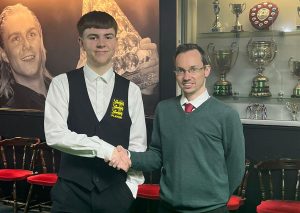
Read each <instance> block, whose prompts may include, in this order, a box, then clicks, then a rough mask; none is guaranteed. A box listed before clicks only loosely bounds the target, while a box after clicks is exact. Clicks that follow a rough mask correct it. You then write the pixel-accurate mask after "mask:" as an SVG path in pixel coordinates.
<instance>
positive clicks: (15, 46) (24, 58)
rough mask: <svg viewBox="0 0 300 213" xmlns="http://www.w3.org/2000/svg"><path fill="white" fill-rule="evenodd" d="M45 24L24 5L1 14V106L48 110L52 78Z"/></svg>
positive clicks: (9, 8)
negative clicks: (48, 96)
mask: <svg viewBox="0 0 300 213" xmlns="http://www.w3.org/2000/svg"><path fill="white" fill-rule="evenodd" d="M45 64H46V50H45V47H44V43H43V34H42V28H41V25H40V23H39V21H38V19H37V17H36V16H35V15H34V14H33V12H32V11H31V10H29V9H28V8H27V7H25V6H23V5H22V4H15V5H12V6H7V7H5V8H4V9H3V11H2V13H1V14H0V107H10V108H17V109H38V110H44V107H45V99H46V94H47V90H48V87H49V84H50V81H51V78H52V77H51V76H50V74H49V72H48V70H47V69H46V65H45Z"/></svg>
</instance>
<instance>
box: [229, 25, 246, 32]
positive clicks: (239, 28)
mask: <svg viewBox="0 0 300 213" xmlns="http://www.w3.org/2000/svg"><path fill="white" fill-rule="evenodd" d="M231 32H233V33H238V32H244V30H243V25H237V26H232V30H231Z"/></svg>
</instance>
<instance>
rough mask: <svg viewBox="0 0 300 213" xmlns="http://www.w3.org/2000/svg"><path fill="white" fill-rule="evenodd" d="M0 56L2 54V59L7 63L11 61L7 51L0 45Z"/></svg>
mask: <svg viewBox="0 0 300 213" xmlns="http://www.w3.org/2000/svg"><path fill="white" fill-rule="evenodd" d="M0 56H1V59H2V60H3V61H5V62H6V63H9V60H8V57H7V54H6V52H5V51H4V49H3V48H1V47H0Z"/></svg>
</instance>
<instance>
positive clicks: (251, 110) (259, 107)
mask: <svg viewBox="0 0 300 213" xmlns="http://www.w3.org/2000/svg"><path fill="white" fill-rule="evenodd" d="M246 116H247V118H248V119H254V120H266V119H267V107H266V106H265V105H264V104H259V103H251V104H249V105H248V106H247V108H246Z"/></svg>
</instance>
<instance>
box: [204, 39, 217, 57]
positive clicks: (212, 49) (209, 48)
mask: <svg viewBox="0 0 300 213" xmlns="http://www.w3.org/2000/svg"><path fill="white" fill-rule="evenodd" d="M215 48H216V46H215V44H214V43H209V44H208V45H207V47H206V49H207V53H208V56H209V57H211V55H212V54H213V53H214V52H215ZM210 60H211V59H210Z"/></svg>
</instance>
